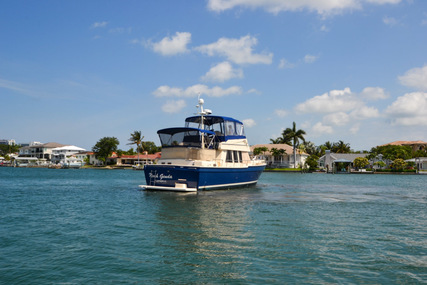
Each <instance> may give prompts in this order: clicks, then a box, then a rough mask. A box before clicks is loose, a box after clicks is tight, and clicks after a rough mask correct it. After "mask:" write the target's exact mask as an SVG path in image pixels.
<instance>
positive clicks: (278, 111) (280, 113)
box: [274, 109, 288, 118]
mask: <svg viewBox="0 0 427 285" xmlns="http://www.w3.org/2000/svg"><path fill="white" fill-rule="evenodd" d="M274 113H275V114H276V115H277V116H278V117H280V118H283V117H285V116H287V115H288V111H286V110H283V109H276V110H274Z"/></svg>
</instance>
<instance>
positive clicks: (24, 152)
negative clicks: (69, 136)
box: [19, 142, 65, 161]
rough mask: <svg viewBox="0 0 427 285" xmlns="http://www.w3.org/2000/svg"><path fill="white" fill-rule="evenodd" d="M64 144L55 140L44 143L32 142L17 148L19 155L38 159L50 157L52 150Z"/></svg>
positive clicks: (49, 158)
mask: <svg viewBox="0 0 427 285" xmlns="http://www.w3.org/2000/svg"><path fill="white" fill-rule="evenodd" d="M63 146H65V145H63V144H60V143H55V142H50V143H45V144H33V145H30V146H24V147H21V148H20V149H19V157H35V158H38V159H46V160H49V161H50V160H51V159H52V150H53V149H54V148H58V147H63Z"/></svg>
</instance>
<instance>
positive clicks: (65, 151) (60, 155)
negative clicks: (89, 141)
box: [51, 145, 86, 164]
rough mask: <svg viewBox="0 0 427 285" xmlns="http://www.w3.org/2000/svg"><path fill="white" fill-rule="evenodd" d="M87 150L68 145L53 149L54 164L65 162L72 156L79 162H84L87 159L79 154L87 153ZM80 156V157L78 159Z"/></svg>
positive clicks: (52, 159)
mask: <svg viewBox="0 0 427 285" xmlns="http://www.w3.org/2000/svg"><path fill="white" fill-rule="evenodd" d="M85 151H86V150H85V149H84V148H81V147H77V146H74V145H66V146H61V147H57V148H54V149H52V158H51V161H52V163H55V164H56V163H60V162H61V161H64V160H65V159H66V158H69V157H71V156H73V157H75V158H76V159H77V160H81V161H83V160H84V159H85V157H86V154H85V155H79V153H82V152H85ZM77 156H79V157H77Z"/></svg>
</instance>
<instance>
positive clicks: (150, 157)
mask: <svg viewBox="0 0 427 285" xmlns="http://www.w3.org/2000/svg"><path fill="white" fill-rule="evenodd" d="M161 156H162V154H161V152H156V153H155V154H148V153H143V154H139V155H138V154H135V155H122V156H120V157H117V158H116V161H117V165H119V166H132V165H136V164H138V160H139V161H140V164H153V163H156V162H157V160H159V159H160V158H161Z"/></svg>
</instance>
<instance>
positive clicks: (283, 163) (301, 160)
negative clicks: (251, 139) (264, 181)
mask: <svg viewBox="0 0 427 285" xmlns="http://www.w3.org/2000/svg"><path fill="white" fill-rule="evenodd" d="M262 147H266V148H267V149H268V150H267V151H266V152H264V153H262V154H260V155H258V157H259V158H261V159H264V160H265V162H266V163H267V167H270V168H294V166H295V165H296V167H298V166H299V165H301V164H302V165H304V164H305V161H306V159H307V157H308V156H309V155H308V154H306V153H305V152H302V151H300V150H297V153H296V164H295V162H294V155H293V153H294V149H293V147H292V146H290V145H288V144H256V145H253V146H251V151H252V152H253V151H254V149H256V148H262ZM274 148H275V149H277V150H284V154H279V155H276V156H275V155H274V151H273V149H274Z"/></svg>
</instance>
